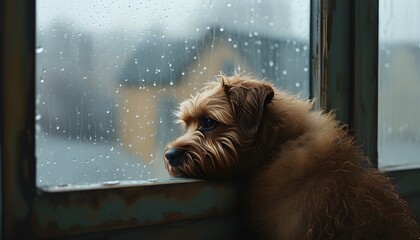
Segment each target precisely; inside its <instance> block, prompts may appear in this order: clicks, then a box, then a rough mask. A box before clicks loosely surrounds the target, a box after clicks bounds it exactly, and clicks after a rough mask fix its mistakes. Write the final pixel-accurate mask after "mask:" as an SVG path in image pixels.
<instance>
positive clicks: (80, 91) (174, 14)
mask: <svg viewBox="0 0 420 240" xmlns="http://www.w3.org/2000/svg"><path fill="white" fill-rule="evenodd" d="M36 24H37V27H36V29H37V31H36V41H37V42H36V44H37V49H36V61H37V62H36V67H37V73H36V87H37V94H36V116H35V119H36V156H37V184H38V186H45V185H65V184H87V183H101V182H109V181H111V183H112V182H113V181H114V182H115V181H125V180H142V179H143V180H144V179H150V178H161V177H167V176H168V174H167V172H166V170H165V169H164V165H163V159H162V152H163V148H164V146H165V145H166V143H167V142H168V141H170V140H172V139H174V138H175V137H176V136H178V135H179V134H180V131H179V127H178V126H176V125H175V124H174V116H173V111H175V110H176V108H177V106H178V103H179V102H181V101H182V100H184V99H186V98H188V97H189V96H190V94H193V93H195V92H196V91H197V90H198V89H200V88H201V87H202V85H203V83H205V82H207V81H208V80H209V79H212V78H214V76H215V75H217V74H219V72H220V71H223V72H224V73H226V74H232V73H233V72H234V71H235V70H236V71H238V72H245V73H252V74H253V75H255V76H258V77H261V78H266V79H267V80H270V81H272V82H274V83H275V85H277V86H279V87H282V88H284V89H287V90H288V91H290V92H292V93H300V96H301V97H302V98H306V97H307V96H308V92H309V90H308V89H309V82H308V79H309V49H308V46H309V42H308V41H309V30H308V26H309V1H308V0H301V1H293V2H292V1H285V0H283V1H279V0H264V1H263V0H257V1H240V0H235V1H207V0H205V1H157V0H154V1H134V2H133V1H95V0H94V1H53V0H40V1H37V23H36Z"/></svg>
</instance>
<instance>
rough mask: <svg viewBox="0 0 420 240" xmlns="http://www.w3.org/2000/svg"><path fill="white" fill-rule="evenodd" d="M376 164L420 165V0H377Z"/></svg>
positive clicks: (381, 165)
mask: <svg viewBox="0 0 420 240" xmlns="http://www.w3.org/2000/svg"><path fill="white" fill-rule="evenodd" d="M379 6H380V11H379V122H378V132H379V139H378V143H379V144H378V150H379V151H378V152H379V167H381V168H383V169H387V170H390V169H407V168H418V167H419V166H420V94H419V93H420V78H419V76H420V68H419V66H420V28H419V26H418V25H419V23H420V15H419V14H418V9H420V1H417V0H404V1H398V3H397V1H391V0H380V1H379Z"/></svg>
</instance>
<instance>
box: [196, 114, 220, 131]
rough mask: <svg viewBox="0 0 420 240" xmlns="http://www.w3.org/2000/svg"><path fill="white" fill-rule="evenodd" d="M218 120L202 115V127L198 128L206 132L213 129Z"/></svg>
mask: <svg viewBox="0 0 420 240" xmlns="http://www.w3.org/2000/svg"><path fill="white" fill-rule="evenodd" d="M217 124H218V122H217V121H216V120H214V119H211V118H209V117H202V118H201V119H200V127H199V128H198V130H199V131H201V132H205V131H210V130H213V129H214V128H215V127H216V126H217Z"/></svg>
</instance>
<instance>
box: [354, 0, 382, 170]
mask: <svg viewBox="0 0 420 240" xmlns="http://www.w3.org/2000/svg"><path fill="white" fill-rule="evenodd" d="M378 4H379V3H378V0H368V1H366V0H357V1H354V28H355V34H354V46H355V47H354V96H353V102H354V115H353V127H354V129H355V131H356V135H357V137H358V139H362V142H361V145H362V149H363V151H364V152H365V154H366V155H367V156H368V157H369V159H370V161H371V162H372V164H373V165H374V166H378V150H377V149H378V148H377V144H378V15H379V7H378Z"/></svg>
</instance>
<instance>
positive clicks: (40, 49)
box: [35, 47, 44, 53]
mask: <svg viewBox="0 0 420 240" xmlns="http://www.w3.org/2000/svg"><path fill="white" fill-rule="evenodd" d="M43 51H44V48H43V47H37V48H36V49H35V52H36V53H42V52H43Z"/></svg>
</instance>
